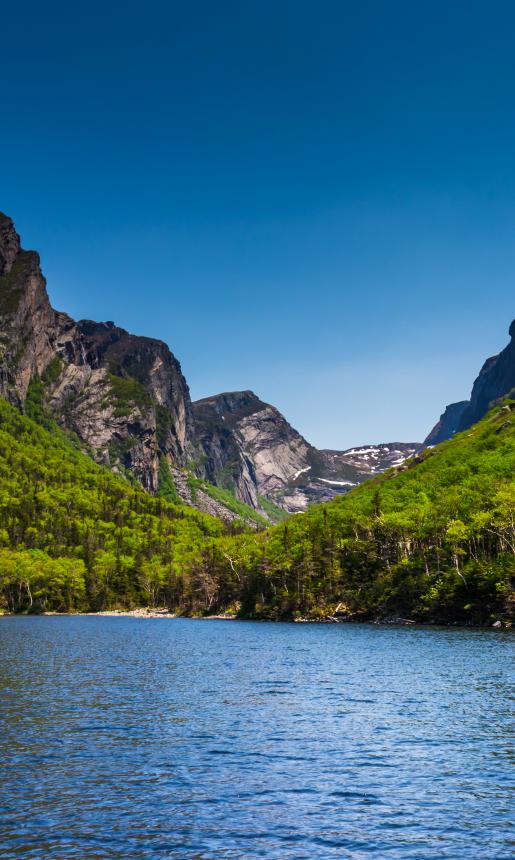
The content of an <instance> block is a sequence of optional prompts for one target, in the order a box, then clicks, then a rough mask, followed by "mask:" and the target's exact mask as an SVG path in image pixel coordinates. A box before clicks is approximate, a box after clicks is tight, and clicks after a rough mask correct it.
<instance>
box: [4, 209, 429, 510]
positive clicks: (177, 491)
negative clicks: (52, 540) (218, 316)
mask: <svg viewBox="0 0 515 860" xmlns="http://www.w3.org/2000/svg"><path fill="white" fill-rule="evenodd" d="M0 396H2V397H4V398H6V399H7V400H8V401H9V402H10V403H12V404H13V405H15V406H16V407H17V408H19V409H21V410H24V411H25V412H26V413H27V414H28V415H30V416H31V417H34V418H36V419H37V420H39V421H40V423H41V422H42V423H44V422H45V421H48V420H49V419H55V420H56V421H57V422H58V424H59V426H60V427H61V428H63V429H66V430H67V431H69V432H71V433H73V434H74V435H75V436H76V437H77V438H78V439H80V441H81V443H82V444H83V446H84V449H85V450H87V451H88V452H89V453H90V454H91V455H92V456H93V458H94V459H95V460H96V461H97V462H98V463H100V464H103V465H106V466H108V467H109V468H110V469H111V470H113V471H114V472H117V473H119V474H123V475H125V476H126V477H128V478H129V479H132V478H135V479H136V480H138V481H139V482H140V483H141V485H142V486H143V487H144V488H145V489H146V490H148V491H149V492H151V493H154V494H155V493H161V494H163V493H165V494H166V497H167V498H169V499H172V500H173V499H180V500H182V501H184V502H186V503H188V504H192V505H194V506H196V507H198V508H199V509H200V510H202V511H205V512H207V513H210V514H213V515H216V516H220V517H222V518H223V519H225V520H233V519H241V518H242V517H243V518H244V519H245V520H246V521H247V522H248V523H249V524H253V525H254V526H257V525H263V523H264V522H266V521H267V520H269V519H272V520H279V519H281V518H282V517H283V516H284V512H285V511H286V512H298V511H302V510H305V509H306V508H307V507H308V505H309V504H311V503H313V502H320V501H327V500H329V499H331V498H333V497H334V496H335V495H339V494H342V493H345V492H347V491H348V490H349V489H350V488H352V487H353V486H356V484H358V483H360V482H361V481H363V480H365V479H366V478H368V477H370V476H371V475H373V474H377V473H378V472H380V471H381V470H383V469H385V468H388V467H389V466H390V465H392V464H393V463H395V462H397V461H399V462H400V460H401V459H403V458H406V457H409V456H411V455H412V454H414V453H415V452H416V451H417V450H418V448H419V446H418V445H417V444H416V443H412V444H404V443H398V444H397V443H396V444H386V445H378V446H372V447H370V446H364V447H363V448H354V449H352V450H351V451H347V452H346V451H318V450H317V449H316V448H314V447H313V446H312V445H311V444H310V443H308V442H307V441H306V440H305V439H304V438H303V436H301V434H300V433H298V432H297V431H296V430H295V429H294V428H293V427H291V425H290V424H289V423H288V421H287V420H286V419H285V418H284V416H283V415H281V413H280V412H279V411H278V410H277V409H276V408H275V407H274V406H271V405H270V404H267V403H264V402H263V401H261V400H260V399H259V398H258V397H257V396H256V395H255V394H254V393H253V392H251V391H242V392H230V393H225V394H218V395H215V396H213V397H209V398H206V399H204V400H200V401H198V402H196V403H194V404H192V402H191V398H190V393H189V389H188V385H187V383H186V380H185V379H184V376H183V374H182V371H181V366H180V364H179V362H178V361H177V359H176V358H175V356H174V355H173V354H172V353H171V351H170V350H169V348H168V346H167V345H166V344H165V343H163V342H162V341H160V340H155V339H153V338H148V337H139V336H136V335H133V334H130V333H129V332H127V331H125V330H124V329H122V328H120V327H118V326H116V325H115V324H114V322H111V321H108V322H94V321H92V320H79V321H76V320H73V319H72V318H71V317H70V316H68V315H67V314H66V313H62V312H59V311H56V310H54V309H53V308H52V306H51V304H50V301H49V298H48V294H47V290H46V282H45V278H44V277H43V274H42V272H41V266H40V260H39V256H38V254H37V253H36V252H34V251H25V250H24V249H23V248H22V247H21V244H20V237H19V235H18V234H17V232H16V230H15V228H14V224H13V222H12V220H11V219H10V218H8V217H7V216H6V215H2V214H0ZM245 506H246V507H245Z"/></svg>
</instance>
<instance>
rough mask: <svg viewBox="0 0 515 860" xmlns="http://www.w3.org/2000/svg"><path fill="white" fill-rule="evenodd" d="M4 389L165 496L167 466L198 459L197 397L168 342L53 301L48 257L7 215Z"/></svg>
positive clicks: (0, 244) (2, 222)
mask: <svg viewBox="0 0 515 860" xmlns="http://www.w3.org/2000/svg"><path fill="white" fill-rule="evenodd" d="M0 344H1V355H0V393H1V395H2V396H3V397H5V398H6V399H7V400H9V401H10V402H12V403H14V404H15V405H17V406H19V407H21V408H24V405H25V403H26V402H27V397H29V400H30V401H32V400H33V399H34V397H38V398H39V399H40V400H41V407H42V408H44V409H46V410H48V412H49V413H50V414H51V415H53V416H54V417H55V419H56V420H57V421H58V422H59V423H60V424H61V425H62V426H63V427H66V428H67V429H69V430H72V431H74V432H75V433H76V434H77V436H78V437H79V438H80V439H81V440H82V441H83V442H84V443H85V444H86V445H87V446H88V448H89V449H90V450H91V452H92V453H93V456H94V457H95V459H97V460H98V461H99V462H102V463H105V464H106V465H108V466H110V467H111V468H113V469H115V470H119V471H122V470H127V471H129V472H131V473H133V474H134V475H135V476H136V478H137V479H138V480H139V481H140V482H141V483H142V484H143V486H145V487H146V488H147V489H148V490H150V491H156V490H157V484H158V473H159V462H160V458H161V457H163V456H164V457H166V458H167V459H168V460H169V461H170V463H171V464H178V465H186V463H187V461H188V458H189V457H190V456H193V443H192V440H193V437H194V431H193V426H192V411H191V401H190V397H189V391H188V386H187V384H186V381H185V379H184V377H183V375H182V373H181V368H180V365H179V363H178V361H177V360H176V359H175V358H174V356H173V355H172V353H171V352H170V350H169V349H168V347H167V346H166V344H164V343H162V342H161V341H159V340H152V339H151V338H145V337H135V336H134V335H131V334H129V333H128V332H126V331H124V330H123V329H121V328H118V327H117V326H115V325H114V323H112V322H105V323H96V322H91V321H89V320H81V321H79V322H76V321H75V320H73V319H71V318H70V317H69V316H67V315H66V314H64V313H59V312H57V311H54V310H53V308H52V307H51V305H50V302H49V299H48V295H47V291H46V283H45V279H44V277H43V275H42V273H41V269H40V263H39V257H38V255H37V254H36V253H35V252H33V251H24V250H23V249H22V248H21V246H20V240H19V236H18V234H17V233H16V231H15V229H14V225H13V223H12V221H11V219H10V218H7V217H6V216H5V215H0Z"/></svg>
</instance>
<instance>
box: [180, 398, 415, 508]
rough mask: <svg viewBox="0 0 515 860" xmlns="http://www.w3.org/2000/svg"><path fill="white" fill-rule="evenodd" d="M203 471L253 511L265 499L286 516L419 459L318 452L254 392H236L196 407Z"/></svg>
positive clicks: (387, 452)
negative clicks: (374, 476)
mask: <svg viewBox="0 0 515 860" xmlns="http://www.w3.org/2000/svg"><path fill="white" fill-rule="evenodd" d="M193 413H194V418H195V425H196V428H197V438H198V441H199V443H200V445H201V447H202V450H203V452H204V456H205V460H204V468H205V470H206V475H207V477H208V480H209V481H211V483H213V484H217V485H219V486H225V487H229V488H233V489H234V491H235V492H236V494H237V496H238V498H241V499H243V500H244V501H246V502H248V504H250V505H253V506H254V507H259V506H260V505H262V504H263V499H268V500H271V501H273V502H274V503H275V504H277V505H278V506H280V507H282V508H284V509H285V510H287V511H289V512H297V511H303V510H305V509H306V508H307V506H308V505H309V504H310V503H314V502H322V501H327V500H329V499H331V498H333V497H334V496H336V495H340V494H341V493H344V492H347V491H348V490H349V489H350V488H352V487H354V486H356V485H357V484H359V483H361V482H362V481H364V480H366V479H367V478H369V477H370V476H371V475H374V474H377V473H378V472H380V471H383V470H384V469H387V468H389V467H390V466H391V465H393V464H394V463H395V464H396V463H399V462H402V461H403V460H404V459H406V458H407V457H410V456H412V455H413V454H414V453H416V452H417V451H418V450H419V448H420V446H419V445H417V444H416V443H392V444H387V445H377V446H363V447H362V448H353V449H351V450H350V451H319V450H317V449H316V448H314V447H313V445H310V444H309V442H307V441H306V439H304V437H303V436H301V434H300V433H298V432H297V430H295V429H294V428H293V427H292V426H291V425H290V424H289V423H288V421H287V420H286V418H285V417H284V416H283V415H281V413H280V412H279V411H278V410H277V409H276V408H275V407H274V406H271V405H270V404H269V403H264V402H263V401H262V400H260V399H259V398H258V397H257V396H256V395H255V394H254V393H253V392H252V391H233V392H225V393H223V394H218V395H215V396H213V397H208V398H205V399H203V400H199V401H197V402H195V403H194V404H193Z"/></svg>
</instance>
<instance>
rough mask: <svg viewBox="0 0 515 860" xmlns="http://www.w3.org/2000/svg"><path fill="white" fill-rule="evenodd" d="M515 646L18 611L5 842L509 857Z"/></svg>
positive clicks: (395, 632)
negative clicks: (32, 615)
mask: <svg viewBox="0 0 515 860" xmlns="http://www.w3.org/2000/svg"><path fill="white" fill-rule="evenodd" d="M513 656H514V637H513V636H512V635H511V634H502V633H497V632H495V631H490V630H488V631H464V630H437V629H434V630H432V629H413V628H380V627H374V626H367V625H359V626H354V625H338V626H320V625H294V624H259V623H248V622H247V623H246V622H226V621H193V620H182V619H181V620H173V619H136V618H78V617H75V618H73V617H71V618H4V619H0V687H1V691H2V692H1V701H0V763H1V766H2V772H1V780H0V832H1V837H0V857H2V858H13V860H14V858H15V859H16V860H25V858H44V860H50V858H52V860H53V858H59V860H75V858H80V860H93V858H117V860H130V858H149V860H150V858H156V860H157V858H166V857H174V858H175V857H177V858H197V860H205V858H215V857H216V858H218V857H224V858H257V857H271V858H285V860H289V858H333V857H338V858H353V860H358V858H369V857H374V858H380V860H389V858H391V860H397V859H398V860H401V858H402V860H404V858H410V860H425V858H432V860H436V858H438V860H439V858H451V857H452V858H460V860H476V858H478V860H479V858H480V859H481V860H486V858H499V860H500V858H502V860H505V858H509V857H511V856H513V854H512V850H513V842H512V839H513V831H512V830H511V829H510V827H509V821H510V814H511V812H512V809H511V808H510V778H511V776H512V772H511V770H510V763H511V764H513V755H514V753H513V736H512V735H511V729H512V725H511V724H510V706H511V704H512V700H511V701H510V697H511V696H512V694H513V688H512V687H511V686H510V682H511V681H512V676H511V672H510V669H511V668H512V665H513V663H511V665H510V661H513ZM512 801H513V795H512V796H511V802H512Z"/></svg>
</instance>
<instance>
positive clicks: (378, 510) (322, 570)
mask: <svg viewBox="0 0 515 860" xmlns="http://www.w3.org/2000/svg"><path fill="white" fill-rule="evenodd" d="M514 409H515V402H514V401H510V402H508V403H507V404H506V405H504V406H502V407H498V408H496V409H495V410H494V411H493V412H492V413H490V414H489V415H488V416H487V417H486V418H485V419H483V421H481V422H480V423H479V424H477V425H476V426H475V427H473V428H471V429H470V430H467V431H465V432H464V433H462V434H460V435H458V436H456V437H455V438H454V439H453V440H452V441H449V442H444V443H443V444H442V445H440V446H438V447H436V448H433V449H428V450H426V451H425V452H424V453H423V454H421V455H419V456H417V457H416V458H414V459H413V460H412V461H411V462H410V464H409V465H407V466H401V467H399V468H398V469H396V470H390V472H387V473H386V474H385V475H382V476H380V477H378V478H376V479H373V480H370V481H367V482H366V483H365V484H363V485H361V486H360V487H358V488H356V489H355V490H353V491H352V492H351V493H349V494H348V495H347V496H345V497H342V498H338V499H335V500H334V501H332V502H330V503H328V504H325V505H319V506H317V507H314V508H313V509H311V510H310V511H309V512H308V513H306V514H301V515H297V516H294V517H292V518H290V519H289V520H288V521H287V522H286V523H285V524H284V525H281V526H278V527H276V528H273V529H271V530H269V531H268V532H266V533H265V534H264V535H258V536H247V535H245V536H241V537H238V538H236V539H232V540H220V541H219V542H218V543H217V545H216V550H215V551H214V552H213V554H212V556H211V558H210V559H209V564H208V570H209V573H210V576H211V577H212V578H213V579H215V580H216V581H217V582H219V583H220V584H222V583H223V592H222V593H223V594H224V595H226V594H227V593H228V592H231V593H232V594H233V595H234V597H235V600H236V599H241V611H242V612H243V614H244V615H245V616H247V617H249V616H250V617H272V618H285V617H286V618H288V617H295V616H299V615H300V616H308V617H317V616H326V615H328V614H329V615H333V614H334V613H335V612H337V613H338V615H339V617H348V618H356V619H359V618H361V619H367V618H388V617H390V618H391V617H397V616H403V617H408V618H414V619H418V620H421V621H427V620H432V621H442V622H448V621H462V622H468V623H487V622H489V621H490V620H492V619H496V618H501V617H504V618H505V619H508V618H509V617H510V616H511V615H513V610H514V595H513V579H514V577H515V413H514ZM228 559H229V560H230V564H229V567H228V565H227V560H228ZM224 599H225V598H224ZM222 602H223V601H222Z"/></svg>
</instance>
